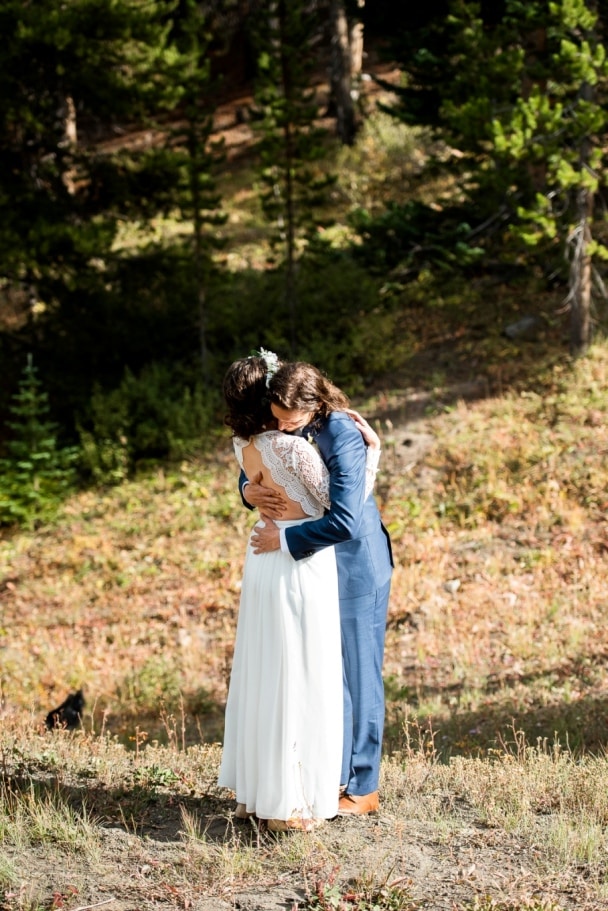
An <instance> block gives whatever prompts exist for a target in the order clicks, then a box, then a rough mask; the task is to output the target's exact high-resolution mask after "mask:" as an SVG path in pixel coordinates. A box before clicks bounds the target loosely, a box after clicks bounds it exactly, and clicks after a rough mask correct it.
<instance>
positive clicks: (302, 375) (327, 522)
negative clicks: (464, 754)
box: [241, 364, 392, 815]
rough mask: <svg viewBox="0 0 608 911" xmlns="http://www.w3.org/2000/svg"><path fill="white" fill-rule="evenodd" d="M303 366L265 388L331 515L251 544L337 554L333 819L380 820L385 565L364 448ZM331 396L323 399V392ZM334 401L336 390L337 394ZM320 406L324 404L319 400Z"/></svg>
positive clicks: (254, 501) (259, 532) (384, 540)
mask: <svg viewBox="0 0 608 911" xmlns="http://www.w3.org/2000/svg"><path fill="white" fill-rule="evenodd" d="M317 378H321V380H323V377H322V374H320V373H319V371H317V370H316V368H314V367H312V365H309V364H284V365H283V366H282V367H280V368H279V369H278V371H277V372H276V373H275V374H274V375H273V376H272V377H271V379H270V381H269V399H270V402H271V410H272V413H273V415H274V417H275V419H276V421H277V425H278V429H279V430H284V431H286V432H288V433H289V432H291V433H294V432H296V433H301V434H302V435H303V436H305V437H306V438H308V439H310V441H311V442H314V443H315V444H316V445H317V446H318V449H319V452H320V454H321V457H322V458H323V460H324V462H325V464H326V465H327V468H328V471H329V478H330V500H331V507H330V509H329V510H328V511H327V512H326V513H325V515H324V516H323V517H322V518H321V519H317V520H314V521H310V522H305V523H303V524H302V525H298V526H293V527H289V528H285V529H282V530H281V531H279V528H278V527H277V526H276V525H275V523H274V522H273V521H272V520H271V519H267V521H266V524H265V525H264V526H260V527H259V528H257V529H256V531H255V532H254V534H253V537H252V544H253V547H254V552H255V553H267V552H269V551H272V550H278V549H279V548H282V549H283V550H287V551H289V553H290V554H291V555H292V557H293V558H294V559H295V560H301V559H303V558H304V557H308V556H311V554H313V553H314V552H315V551H317V550H320V549H321V548H323V547H328V546H330V545H332V544H333V545H335V548H336V562H337V566H338V586H339V594H340V626H341V632H342V665H343V680H344V751H343V760H342V773H341V779H340V781H341V796H340V802H339V810H338V812H339V813H340V815H353V814H354V815H363V814H367V813H372V812H375V811H377V809H378V806H379V803H378V779H379V774H380V757H381V749H382V732H383V727H384V685H383V681H382V660H383V654H384V636H385V629H386V615H387V610H388V598H389V592H390V582H391V572H392V556H391V548H390V541H389V537H388V533H387V531H386V529H385V528H384V526H383V525H382V523H381V521H380V514H379V512H378V508H377V506H376V503H375V501H374V498H373V496H371V495H370V496H369V497H367V499H365V496H364V491H365V443H364V441H363V437H362V436H361V433H360V432H359V430H358V429H357V427H356V425H355V423H354V422H353V421H352V420H351V419H350V418H349V417H348V416H347V415H346V414H344V412H343V411H338V410H331V409H332V407H334V406H333V405H332V403H331V401H330V400H331V390H332V389H333V390H336V387H333V386H332V384H328V383H327V381H324V380H323V382H318V380H317ZM326 389H329V390H330V391H329V392H327V393H326V392H325V390H326ZM336 391H338V392H339V390H336ZM324 398H326V399H327V401H325V400H324ZM241 490H242V493H243V499H244V501H245V502H246V503H247V504H249V505H251V506H257V507H258V508H259V509H260V510H261V512H262V513H264V515H265V517H268V516H274V517H275V518H278V517H280V503H278V502H277V500H276V497H277V496H278V495H277V494H274V495H273V494H272V492H271V491H269V490H268V488H266V487H263V486H262V485H261V484H258V483H256V479H252V481H251V482H249V483H248V484H247V485H246V489H245V490H243V488H241Z"/></svg>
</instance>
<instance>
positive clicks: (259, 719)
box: [219, 431, 343, 820]
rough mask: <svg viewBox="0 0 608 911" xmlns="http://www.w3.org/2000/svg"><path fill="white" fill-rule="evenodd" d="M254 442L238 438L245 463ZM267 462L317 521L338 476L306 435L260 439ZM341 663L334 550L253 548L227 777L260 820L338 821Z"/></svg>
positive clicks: (231, 705) (234, 680) (231, 704)
mask: <svg viewBox="0 0 608 911" xmlns="http://www.w3.org/2000/svg"><path fill="white" fill-rule="evenodd" d="M248 442H249V441H247V440H240V439H238V438H235V440H234V447H235V453H236V456H237V459H238V461H239V464H240V465H241V467H242V466H243V459H242V449H243V447H245V446H246V445H248ZM253 443H254V445H255V446H256V448H257V449H258V451H259V452H260V454H261V457H262V460H263V462H264V465H265V466H266V467H267V469H268V471H269V472H270V473H271V475H272V477H273V479H274V480H275V481H276V483H277V484H279V485H281V486H282V487H284V488H285V490H286V492H287V494H288V496H289V497H290V498H291V499H292V500H295V501H297V502H298V503H300V504H301V506H302V509H303V511H304V512H305V513H306V514H307V515H308V516H309V517H310V518H309V519H295V520H292V521H279V522H277V524H278V525H279V526H287V525H292V524H298V523H300V522H303V521H310V520H311V519H315V518H318V517H319V516H320V515H322V513H323V509H324V507H328V506H329V477H328V473H327V469H326V467H325V465H324V464H323V461H322V460H321V457H320V455H319V454H318V452H317V451H316V449H315V448H314V447H313V446H311V445H310V443H308V442H306V440H304V439H302V438H301V437H293V436H286V435H285V434H283V433H279V432H278V431H270V432H268V433H263V434H260V435H259V436H257V437H254V439H253ZM342 710H343V706H342V661H341V651H340V620H339V610H338V580H337V572H336V560H335V554H334V548H333V547H328V548H325V549H324V550H321V551H319V552H318V553H316V554H314V555H313V556H311V557H308V558H306V559H304V560H294V559H293V558H292V557H291V556H290V554H286V553H282V552H281V551H274V552H272V553H267V554H254V553H253V551H252V548H251V544H250V543H249V544H248V546H247V552H246V557H245V568H244V571H243V585H242V591H241V604H240V610H239V618H238V625H237V633H236V642H235V649H234V660H233V665H232V673H231V678H230V688H229V692H228V702H227V706H226V725H225V735H224V750H223V755H222V763H221V767H220V775H219V784H220V785H221V786H223V787H226V788H230V789H231V790H233V791H235V792H236V800H237V802H238V803H242V804H245V806H246V808H247V811H248V812H250V813H255V814H256V815H257V816H258V817H259V818H260V819H282V820H286V819H289V818H291V817H302V818H304V819H306V818H313V817H315V818H326V819H328V818H331V817H332V816H335V815H336V813H337V812H338V790H339V784H340V766H341V759H342Z"/></svg>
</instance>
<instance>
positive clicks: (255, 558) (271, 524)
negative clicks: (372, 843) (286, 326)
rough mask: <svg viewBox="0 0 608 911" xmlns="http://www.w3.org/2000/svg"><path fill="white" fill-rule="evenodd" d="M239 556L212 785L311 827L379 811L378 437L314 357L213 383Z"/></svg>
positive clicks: (275, 825)
mask: <svg viewBox="0 0 608 911" xmlns="http://www.w3.org/2000/svg"><path fill="white" fill-rule="evenodd" d="M224 397H225V400H226V404H227V407H228V414H227V417H226V423H227V424H228V426H229V427H230V428H231V429H232V432H233V443H234V450H235V454H236V457H237V460H238V462H239V465H240V468H241V479H240V487H241V495H242V498H243V501H244V503H245V505H246V506H249V507H251V508H253V507H257V508H258V509H259V510H260V520H259V521H258V523H257V525H256V526H255V527H254V529H253V531H252V533H251V537H250V539H249V543H248V546H247V553H246V558H245V568H244V572H243V583H242V591H241V604H240V609H239V618H238V625H237V633H236V642H235V649H234V660H233V666H232V673H231V678H230V688H229V693H228V702H227V706H226V726H225V735H224V749H223V756H222V763H221V768H220V775H219V784H220V785H221V786H223V787H227V788H230V789H231V790H233V791H234V792H235V793H236V800H237V807H236V811H235V815H236V816H237V818H247V817H248V816H257V817H258V818H259V819H261V820H265V821H266V824H267V826H268V828H269V829H270V830H271V831H288V830H291V829H300V830H304V831H308V830H310V829H312V828H314V827H315V826H316V825H318V824H319V823H320V822H321V821H323V820H325V819H331V818H333V817H334V816H336V815H338V814H339V815H347V814H348V815H350V814H355V815H360V814H366V813H370V812H375V811H376V810H377V809H378V778H379V771H380V754H381V747H382V731H383V723H384V689H383V683H382V659H383V652H384V636H385V627H386V614H387V609H388V597H389V590H390V579H391V572H392V558H391V550H390V542H389V538H388V534H387V532H386V530H385V529H384V527H383V525H382V523H381V521H380V515H379V513H378V509H377V506H376V503H375V501H374V498H373V496H372V495H371V491H372V488H373V484H374V480H375V475H376V471H377V466H378V459H379V455H380V441H379V439H378V437H377V435H376V434H375V433H374V431H373V430H372V428H371V427H370V426H369V425H368V424H367V422H366V421H365V420H364V419H363V418H362V417H361V416H360V415H358V414H357V413H356V412H353V411H351V410H349V408H348V399H347V398H346V396H345V395H344V394H343V393H342V391H341V390H340V389H338V388H337V387H336V386H334V385H333V384H332V383H331V382H330V381H329V380H328V379H327V378H326V377H325V376H324V375H323V374H322V373H321V372H320V371H319V370H317V369H316V368H315V367H313V366H312V365H311V364H304V363H285V364H280V363H279V361H278V359H277V357H276V355H274V354H273V353H272V352H267V351H264V350H263V349H262V351H261V353H260V356H252V357H248V358H243V359H241V360H239V361H235V363H234V364H232V366H231V367H230V368H229V370H228V372H227V374H226V377H225V380H224Z"/></svg>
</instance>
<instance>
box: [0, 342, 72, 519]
mask: <svg viewBox="0 0 608 911" xmlns="http://www.w3.org/2000/svg"><path fill="white" fill-rule="evenodd" d="M10 411H11V415H12V419H11V420H9V421H7V422H6V426H7V427H8V428H9V430H10V431H11V432H12V435H11V437H10V438H9V440H8V442H7V443H6V458H4V459H0V524H11V523H13V522H21V523H23V524H25V525H28V526H33V525H35V524H36V523H37V522H38V521H42V520H43V519H46V518H48V517H50V516H51V515H52V514H53V512H54V510H55V508H56V506H57V504H58V503H59V501H60V500H61V498H62V497H63V496H64V495H65V493H66V492H67V491H69V490H70V488H71V487H72V486H73V484H74V482H75V472H74V462H75V459H76V458H77V451H76V450H75V449H73V448H60V447H59V445H58V442H57V431H58V428H57V425H56V424H55V423H54V422H52V421H49V420H48V413H49V403H48V395H47V394H46V392H44V390H43V389H42V384H41V382H40V380H39V379H38V376H37V370H36V368H35V367H34V365H33V361H32V356H31V355H28V359H27V364H26V366H25V368H24V370H23V374H22V377H21V381H20V383H19V391H18V392H17V393H15V395H14V396H13V404H12V406H11V409H10Z"/></svg>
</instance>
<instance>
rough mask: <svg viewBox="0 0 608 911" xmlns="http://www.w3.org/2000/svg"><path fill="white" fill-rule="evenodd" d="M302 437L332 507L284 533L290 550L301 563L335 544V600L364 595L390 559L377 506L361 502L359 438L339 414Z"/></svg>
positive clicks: (381, 580)
mask: <svg viewBox="0 0 608 911" xmlns="http://www.w3.org/2000/svg"><path fill="white" fill-rule="evenodd" d="M302 435H303V436H304V437H309V436H312V438H313V440H314V442H315V443H316V444H317V446H318V448H319V452H320V454H321V457H322V459H323V461H324V462H325V464H326V465H327V468H328V471H329V498H330V502H331V507H330V509H329V510H327V511H326V513H325V515H324V516H323V517H322V518H320V519H316V520H315V521H313V522H303V523H302V524H301V525H293V526H291V527H289V528H287V529H286V530H285V537H286V541H287V546H288V547H289V551H290V553H291V555H292V557H293V558H294V559H295V560H301V559H303V558H304V557H309V556H311V555H312V554H313V553H315V552H316V551H317V550H321V549H322V548H324V547H328V546H330V545H332V544H335V546H336V560H337V564H338V585H339V590H340V599H341V600H342V599H350V598H358V597H361V596H364V595H368V594H370V593H371V592H373V591H375V590H376V589H377V588H380V587H381V586H383V585H385V584H386V583H387V582H388V580H389V579H390V576H391V571H392V555H391V546H390V540H389V537H388V532H387V531H386V529H385V528H384V526H383V525H382V522H381V521H380V513H379V512H378V507H377V506H376V501H375V500H374V497H373V495H370V496H369V497H368V498H367V499H365V443H364V441H363V437H362V436H361V434H360V433H359V431H358V430H357V428H356V426H355V424H354V422H353V421H352V420H351V418H349V417H348V415H347V414H344V413H343V412H341V411H334V412H332V413H331V414H330V415H329V416H328V417H327V418H325V419H323V420H322V421H320V422H315V424H313V425H311V427H309V428H304V430H303V432H302ZM242 480H243V478H241V482H242ZM241 490H242V483H241ZM245 502H246V501H245Z"/></svg>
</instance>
